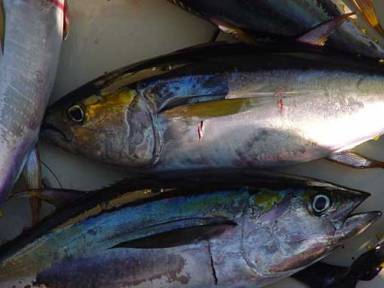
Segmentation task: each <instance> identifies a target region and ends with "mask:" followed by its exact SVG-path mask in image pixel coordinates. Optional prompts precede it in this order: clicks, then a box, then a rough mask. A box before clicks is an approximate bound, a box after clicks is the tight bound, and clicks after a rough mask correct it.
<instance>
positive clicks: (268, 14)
mask: <svg viewBox="0 0 384 288" xmlns="http://www.w3.org/2000/svg"><path fill="white" fill-rule="evenodd" d="M169 1H170V2H172V3H174V4H176V5H178V6H179V7H181V8H183V9H185V10H187V11H189V12H192V13H194V14H197V15H199V16H201V17H203V18H205V19H207V20H209V21H210V22H212V23H213V24H214V25H216V26H217V27H219V29H220V30H222V31H223V32H226V33H230V34H232V35H234V36H235V37H237V38H239V39H240V40H243V41H246V42H248V43H249V42H256V43H261V44H262V43H263V42H265V41H266V40H267V39H268V38H269V37H271V36H269V35H274V36H272V37H273V38H278V37H275V36H283V37H292V38H297V39H299V37H300V35H303V34H306V33H308V32H310V31H311V29H316V28H317V27H318V26H319V25H321V24H322V23H326V22H327V21H331V20H332V19H337V18H338V17H340V16H341V15H343V14H345V13H349V12H351V10H349V8H348V7H347V5H346V4H347V3H344V2H345V1H341V0H320V1H313V0H290V1H285V0H269V1H243V0H211V1H205V0H169ZM356 3H359V4H356ZM355 4H356V7H357V8H358V10H359V11H361V13H362V14H363V15H364V17H365V18H366V19H367V20H368V23H369V24H370V25H371V26H372V27H373V28H374V29H376V31H378V32H379V33H381V32H382V30H380V29H379V27H381V26H380V25H379V23H378V20H377V16H376V13H375V10H374V6H373V3H372V0H358V1H357V0H355ZM334 30H335V32H334V33H333V34H332V35H331V36H330V40H329V45H330V46H332V47H336V48H338V49H341V50H343V51H348V52H351V53H353V54H358V55H364V56H367V57H375V58H383V56H384V47H383V46H381V45H380V44H378V43H376V41H374V39H371V38H369V37H368V36H367V35H366V34H365V33H363V32H362V31H361V30H362V29H360V28H359V27H358V26H357V24H356V23H355V22H352V21H346V22H345V23H344V24H342V25H340V27H336V26H335V27H334ZM379 36H380V35H378V37H379ZM382 36H384V33H382ZM304 42H306V41H304Z"/></svg>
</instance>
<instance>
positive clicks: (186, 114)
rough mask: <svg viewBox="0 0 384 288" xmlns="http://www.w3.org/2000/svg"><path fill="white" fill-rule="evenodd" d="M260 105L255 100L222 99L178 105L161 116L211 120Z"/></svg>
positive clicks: (163, 112)
mask: <svg viewBox="0 0 384 288" xmlns="http://www.w3.org/2000/svg"><path fill="white" fill-rule="evenodd" d="M257 105H260V101H258V99H256V98H236V99H224V100H217V101H208V102H202V103H195V104H187V105H180V106H176V107H174V108H170V109H167V110H164V111H162V112H161V113H160V114H163V115H165V116H167V117H170V118H179V117H181V118H193V117H195V118H199V119H206V118H213V117H221V116H228V115H232V114H236V113H239V112H244V111H247V110H249V109H251V108H252V107H255V106H257Z"/></svg>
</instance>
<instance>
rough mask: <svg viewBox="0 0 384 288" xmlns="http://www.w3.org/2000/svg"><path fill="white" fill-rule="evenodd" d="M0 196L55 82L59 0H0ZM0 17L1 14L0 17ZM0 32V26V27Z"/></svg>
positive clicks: (31, 142) (16, 171)
mask: <svg viewBox="0 0 384 288" xmlns="http://www.w3.org/2000/svg"><path fill="white" fill-rule="evenodd" d="M0 2H2V3H1V4H2V5H1V7H2V8H3V13H0V15H3V17H5V21H2V22H0V23H2V24H3V25H1V24H0V26H2V28H4V25H5V29H3V30H2V31H4V33H0V34H1V35H3V36H4V46H3V47H2V48H3V54H2V55H1V56H0V79H1V81H0V200H4V198H5V197H6V195H7V192H8V190H9V189H10V188H11V187H12V185H13V183H14V182H15V180H16V179H17V178H18V176H19V175H20V173H21V170H22V168H23V166H24V163H25V162H26V160H27V158H28V155H29V154H30V153H31V151H32V150H33V148H34V146H35V144H36V142H37V139H38V134H39V129H40V125H41V121H42V119H43V116H44V111H45V108H46V106H47V104H48V98H49V95H50V93H51V89H52V87H53V83H54V80H55V74H56V69H57V65H58V61H59V53H60V47H61V43H62V39H63V29H64V12H63V11H64V0H55V1H53V0H33V1H28V0H2V1H0ZM2 20H4V18H3V19H2ZM0 31H1V29H0Z"/></svg>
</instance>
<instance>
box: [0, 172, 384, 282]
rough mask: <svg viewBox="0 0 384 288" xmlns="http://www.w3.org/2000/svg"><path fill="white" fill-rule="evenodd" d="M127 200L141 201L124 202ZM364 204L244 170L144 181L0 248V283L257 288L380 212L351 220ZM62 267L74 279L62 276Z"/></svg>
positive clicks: (351, 194) (327, 187)
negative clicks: (31, 279)
mask: <svg viewBox="0 0 384 288" xmlns="http://www.w3.org/2000/svg"><path fill="white" fill-rule="evenodd" d="M159 192H161V193H159ZM132 193H143V194H142V196H141V198H140V200H138V198H136V200H135V201H132V196H133V195H135V194H132ZM148 193H153V194H152V196H151V197H148V196H146V195H148ZM134 197H137V195H136V196H134ZM366 197H367V193H363V192H360V191H356V190H352V189H347V188H343V187H339V186H335V185H333V184H331V183H328V182H319V181H317V180H314V179H309V178H298V177H288V176H286V175H280V174H270V173H261V172H257V171H247V170H241V171H234V170H230V171H223V170H220V171H200V172H197V171H195V172H189V173H185V172H184V173H181V172H175V173H172V175H171V174H164V173H158V174H154V175H144V176H142V177H139V178H134V179H129V180H128V181H127V182H126V183H125V184H123V185H122V184H120V185H118V186H114V187H111V188H108V189H107V190H101V191H98V192H94V193H93V194H92V195H91V196H90V197H88V198H85V199H83V201H79V202H78V203H76V204H72V205H71V206H70V207H67V209H62V210H60V211H58V212H57V213H56V214H55V215H54V216H52V217H51V218H49V219H47V220H45V221H43V222H42V223H41V224H40V225H38V226H36V227H35V228H33V229H32V230H30V231H28V232H27V233H25V234H24V235H22V236H20V237H19V238H18V239H16V240H13V241H11V242H9V243H7V244H5V245H4V246H2V247H1V248H0V259H1V260H0V281H1V282H4V281H9V280H17V279H19V278H20V277H23V276H32V275H36V274H37V280H38V282H39V284H45V285H47V286H48V287H163V286H164V285H165V283H166V284H167V287H179V286H178V285H182V286H185V287H201V286H204V287H211V286H212V287H213V286H215V285H216V284H217V285H219V287H233V286H234V285H236V286H237V287H247V285H254V286H253V287H261V286H264V285H267V284H269V283H273V282H275V281H278V280H279V279H282V278H284V277H288V276H289V275H291V274H292V273H294V272H297V271H298V270H300V269H302V268H304V267H306V266H308V265H309V264H311V263H313V262H315V261H317V260H319V259H321V258H322V257H324V256H326V255H327V254H329V253H330V252H331V251H332V250H333V249H334V248H336V247H338V246H339V245H341V243H342V242H343V241H344V240H345V239H347V238H350V237H352V236H353V235H355V234H357V233H359V232H361V231H362V230H364V229H366V228H367V227H368V226H369V225H370V224H371V223H373V222H374V221H375V220H376V219H377V218H378V217H379V216H380V213H378V212H368V213H362V214H356V215H352V214H351V212H352V211H353V210H354V209H355V208H356V207H357V206H358V205H359V204H360V203H361V202H362V201H364V199H366ZM80 263H84V264H85V265H81V264H80ZM159 263H161V264H159ZM78 264H80V265H78ZM76 267H77V268H76ZM101 267H104V268H105V269H104V268H101ZM71 269H72V271H73V269H75V270H77V271H78V272H79V273H78V274H76V275H75V274H71V275H72V276H70V277H69V278H67V276H69V275H70V274H66V273H67V272H70V271H71ZM83 269H84V270H83ZM87 269H90V270H87ZM91 270H92V271H94V272H93V276H94V277H89V274H88V272H89V271H91ZM58 271H60V273H59V274H60V275H61V276H60V275H56V274H55V273H57V272H58ZM87 271H88V272H87ZM81 272H84V273H81ZM55 275H56V276H55ZM49 279H51V280H52V279H55V281H56V280H58V281H63V283H57V282H56V283H52V282H51V283H49V282H50V281H51V280H49ZM65 281H69V283H64V282H65Z"/></svg>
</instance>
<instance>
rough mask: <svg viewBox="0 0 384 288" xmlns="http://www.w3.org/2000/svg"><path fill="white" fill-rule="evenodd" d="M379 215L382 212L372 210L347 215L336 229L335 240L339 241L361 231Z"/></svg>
mask: <svg viewBox="0 0 384 288" xmlns="http://www.w3.org/2000/svg"><path fill="white" fill-rule="evenodd" d="M381 215H382V213H381V212H380V211H372V212H366V213H359V214H354V215H351V216H349V217H348V218H347V219H346V220H345V222H344V224H343V226H342V227H341V228H340V229H338V230H337V232H336V234H335V240H336V241H338V242H340V241H344V240H346V239H348V238H351V237H353V236H356V235H359V234H361V233H363V232H364V231H365V230H367V229H368V228H369V227H370V226H371V225H372V224H373V223H375V222H376V221H377V220H378V219H379V218H380V217H381Z"/></svg>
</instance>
